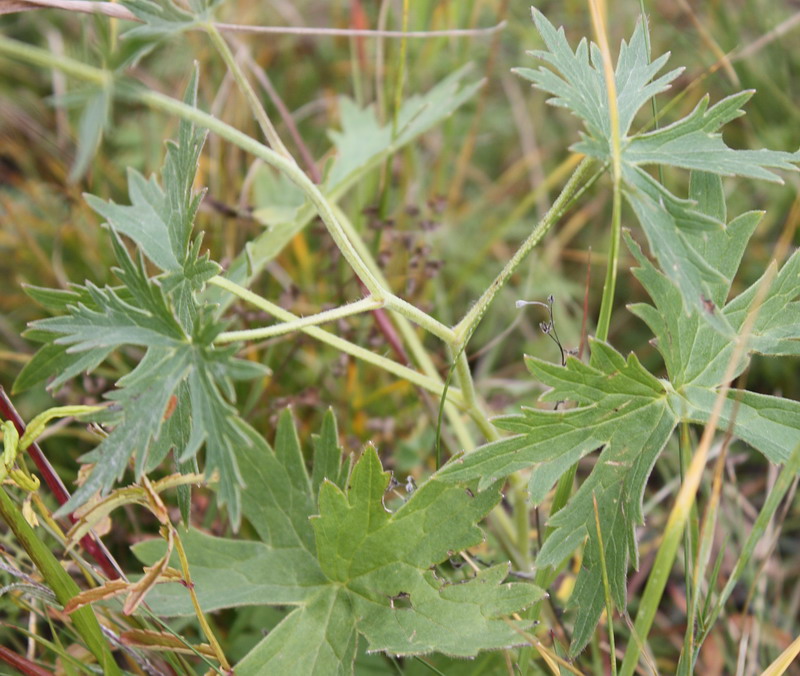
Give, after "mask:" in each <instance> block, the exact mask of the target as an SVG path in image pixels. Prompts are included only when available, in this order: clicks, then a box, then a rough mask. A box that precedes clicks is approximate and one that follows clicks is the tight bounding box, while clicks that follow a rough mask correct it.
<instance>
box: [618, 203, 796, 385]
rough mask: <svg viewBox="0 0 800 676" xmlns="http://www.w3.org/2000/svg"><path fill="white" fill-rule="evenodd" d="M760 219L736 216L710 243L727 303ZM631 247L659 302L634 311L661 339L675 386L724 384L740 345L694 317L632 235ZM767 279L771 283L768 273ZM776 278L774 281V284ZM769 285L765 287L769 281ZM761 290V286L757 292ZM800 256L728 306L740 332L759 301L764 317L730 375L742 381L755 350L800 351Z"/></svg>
mask: <svg viewBox="0 0 800 676" xmlns="http://www.w3.org/2000/svg"><path fill="white" fill-rule="evenodd" d="M760 218H761V214H760V213H759V212H749V213H746V214H742V215H741V216H739V217H737V218H735V219H734V220H733V221H731V222H730V223H729V224H728V226H727V228H726V230H725V231H723V232H722V233H719V234H716V235H714V236H711V237H709V238H708V239H707V241H706V242H705V243H704V246H705V247H706V248H707V249H708V254H709V259H710V261H711V263H712V264H717V265H719V267H720V268H721V270H720V273H721V274H723V275H724V276H725V279H724V283H723V284H721V285H720V286H719V287H718V288H717V289H715V291H714V297H715V299H716V300H717V301H720V300H721V301H723V302H724V299H725V298H726V297H727V294H728V292H729V290H730V285H731V281H732V279H733V275H734V274H735V267H737V266H738V262H739V260H740V259H741V256H742V253H743V251H744V247H745V246H746V243H747V240H748V238H749V237H750V235H751V234H752V232H753V230H754V229H755V227H756V224H757V223H758V221H759V220H760ZM626 241H627V243H628V247H629V248H630V250H631V252H632V253H633V255H634V257H635V258H636V260H637V262H638V263H639V267H638V268H635V269H634V271H633V272H634V275H635V276H636V278H637V279H638V280H639V281H640V282H641V283H642V285H643V286H644V287H645V289H646V290H647V293H648V294H649V295H650V297H651V298H652V299H653V302H654V304H655V305H654V306H651V305H648V304H645V303H639V304H636V305H634V306H632V307H631V311H632V312H633V313H634V314H635V315H637V316H638V317H640V318H641V319H642V320H644V321H645V322H646V323H647V325H648V326H649V327H650V329H651V330H652V331H653V333H654V334H655V336H656V343H655V344H656V347H657V348H658V350H659V352H660V353H661V355H662V357H663V358H664V362H665V364H666V367H667V373H668V374H669V377H670V381H671V382H672V384H673V386H674V387H676V388H678V389H680V388H681V387H682V386H683V385H689V384H692V385H696V386H705V387H712V388H713V387H716V386H718V385H721V384H722V381H723V379H724V376H725V371H726V369H727V366H728V362H729V361H730V359H731V358H732V356H733V354H734V351H735V343H734V342H733V341H732V340H730V339H728V338H726V337H724V336H721V335H719V334H718V333H717V332H716V331H714V330H712V329H711V328H710V327H709V326H707V325H706V323H705V322H703V321H701V320H700V319H699V318H698V317H697V316H696V315H687V314H686V313H685V312H683V311H682V299H681V297H680V293H679V292H678V290H677V289H676V288H675V287H674V286H673V285H672V284H671V283H670V281H669V280H667V279H666V277H665V276H664V275H663V274H662V273H660V272H659V271H658V270H656V269H655V267H654V266H653V264H652V263H650V261H648V260H647V258H646V257H645V256H644V254H643V253H642V251H641V249H640V248H639V247H638V245H637V244H636V243H635V242H634V241H633V240H632V239H631V237H630V236H629V235H627V233H626ZM767 275H769V277H768V278H767V279H766V280H765V276H767ZM770 278H771V281H770ZM765 283H768V286H766V287H763V289H762V286H763V284H765ZM759 289H762V290H761V292H759ZM759 293H761V294H762V295H761V297H760V298H758V297H759ZM798 297H800V254H798V252H795V253H794V254H793V255H792V257H791V258H790V259H789V260H788V261H787V262H786V264H785V265H784V266H783V267H782V268H781V270H780V271H779V272H778V271H776V269H775V266H774V265H773V266H771V268H770V269H769V270H768V271H767V272H765V273H764V276H762V278H761V279H759V280H758V281H756V282H755V283H753V284H752V285H751V286H750V287H749V288H748V289H746V290H745V291H744V292H742V293H741V294H740V295H739V296H737V297H736V298H734V299H733V300H731V301H730V302H729V303H727V304H726V305H725V306H724V307H723V308H722V316H723V317H724V318H725V321H726V322H727V323H728V325H729V326H731V327H732V328H733V329H734V331H735V332H736V333H737V334H738V333H741V330H742V328H743V326H744V323H745V320H746V318H747V315H748V313H749V312H750V311H751V309H752V307H753V303H754V302H755V301H756V299H758V300H759V302H760V304H759V307H758V314H757V315H756V318H755V322H754V323H753V325H752V327H751V330H750V334H749V336H748V347H747V350H745V351H744V352H743V353H741V357H740V360H739V363H738V364H737V365H736V367H735V368H734V370H733V372H732V377H733V378H736V377H737V376H738V375H739V374H741V373H742V371H744V369H745V368H746V367H747V365H748V363H749V361H750V355H751V354H752V353H753V352H757V353H760V354H764V355H770V356H797V355H800V300H798Z"/></svg>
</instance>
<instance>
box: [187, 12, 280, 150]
mask: <svg viewBox="0 0 800 676" xmlns="http://www.w3.org/2000/svg"><path fill="white" fill-rule="evenodd" d="M203 29H204V30H205V31H206V33H207V34H208V37H209V38H211V42H212V43H213V44H214V47H216V49H217V51H218V52H219V54H220V56H221V57H222V60H223V61H224V62H225V65H226V66H227V67H228V70H229V71H230V73H231V75H233V79H234V80H235V81H236V84H237V85H238V86H239V89H240V90H241V92H242V94H244V97H245V99H246V100H247V105H248V106H250V110H251V111H252V112H253V116H254V117H255V119H256V122H258V126H259V127H260V128H261V131H262V132H263V134H264V137H265V138H266V139H267V142H268V143H269V144H270V146H271V147H272V149H273V150H274V151H275V152H277V153H280V154H281V155H283V156H284V157H286V158H287V159H289V160H291V161H293V162H294V158H293V157H292V155H291V153H290V152H289V151H288V150H287V149H286V146H285V145H284V144H283V141H281V138H280V136H278V132H277V130H276V129H275V127H274V125H273V124H272V121H271V120H270V119H269V116H268V115H267V111H266V110H264V106H262V105H261V101H259V100H258V96H257V95H256V93H255V91H254V90H253V87H252V85H251V84H250V81H249V80H248V79H247V76H246V75H245V74H244V71H243V70H242V69H241V67H240V66H239V64H238V62H237V61H236V59H235V58H234V56H233V53H232V52H231V50H230V47H228V43H227V42H226V41H225V38H224V37H222V35H221V34H220V32H219V31H218V30H217V27H216V26H215V25H214V24H213V23H211V22H206V23H204V24H203Z"/></svg>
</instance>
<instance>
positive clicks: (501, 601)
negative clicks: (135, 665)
mask: <svg viewBox="0 0 800 676" xmlns="http://www.w3.org/2000/svg"><path fill="white" fill-rule="evenodd" d="M335 429H336V428H335V422H334V421H333V417H332V415H331V414H330V413H329V414H328V415H327V416H326V421H325V422H324V424H323V429H322V433H321V435H320V437H319V438H318V441H317V442H316V443H315V453H314V465H315V467H316V466H317V465H318V466H319V467H320V468H326V469H324V470H319V471H322V472H324V475H326V476H327V477H328V478H322V477H321V475H320V474H319V473H318V472H313V473H312V474H311V475H310V476H309V473H308V471H307V469H306V467H305V463H304V461H303V453H302V450H301V448H300V444H299V441H298V439H297V434H296V432H295V429H294V425H293V423H292V422H291V417H290V414H289V413H288V411H285V412H284V413H283V414H282V415H281V418H280V422H279V425H278V431H277V434H276V438H275V449H274V450H273V449H271V448H270V447H269V446H268V445H267V444H266V442H265V441H264V440H263V439H262V438H261V437H260V436H259V435H258V434H257V433H256V432H255V431H254V430H250V432H249V433H248V434H249V441H250V443H249V445H247V446H243V447H241V448H239V449H238V454H237V459H238V462H239V464H240V467H241V469H242V472H243V474H244V476H245V477H247V482H248V483H247V487H246V488H245V489H244V491H243V493H242V509H243V512H244V514H245V516H246V517H247V518H248V520H249V521H250V522H251V523H252V524H253V526H254V527H255V529H256V531H257V533H258V534H259V537H260V538H261V540H262V541H261V542H236V541H232V540H228V539H225V538H216V537H211V536H208V535H203V534H201V533H198V532H195V531H193V532H191V533H190V535H189V536H188V537H187V538H186V539H185V548H186V551H187V556H188V558H189V562H190V566H191V569H192V576H193V580H194V583H195V590H196V592H197V594H198V597H199V599H200V603H201V605H202V607H203V608H204V609H205V610H214V609H217V608H222V607H230V606H235V605H242V604H269V605H289V606H294V609H292V610H291V611H290V612H289V613H288V615H287V616H286V617H285V618H284V619H283V621H282V622H281V623H280V624H279V625H278V626H277V627H275V629H274V630H273V631H271V632H270V634H269V635H268V636H267V637H266V638H265V639H264V640H263V641H261V642H260V643H259V644H258V645H257V646H256V647H255V648H254V649H253V650H252V651H251V653H250V654H248V656H247V657H245V658H244V659H243V660H242V661H241V662H240V663H239V664H238V665H237V666H236V673H237V674H260V673H265V672H266V671H269V672H270V673H293V674H299V675H302V674H317V673H325V674H328V673H330V674H336V673H341V674H352V673H353V662H354V659H355V655H356V654H357V646H358V637H359V636H363V637H365V638H366V640H367V643H368V646H367V647H368V650H370V651H386V652H390V653H391V654H398V655H411V654H423V653H429V652H432V651H438V652H444V653H447V654H450V655H459V656H465V657H466V656H473V655H475V654H477V653H478V652H479V651H481V650H490V649H497V648H500V647H508V646H512V645H517V644H519V643H520V642H524V639H522V638H521V637H520V635H519V634H518V633H517V631H515V630H514V629H513V628H512V627H511V626H509V624H507V622H506V621H505V620H504V619H503V618H504V617H507V616H509V615H512V614H513V613H516V612H520V611H521V610H522V609H524V608H525V607H527V606H529V605H531V604H532V603H534V602H536V601H537V600H539V599H540V598H541V597H542V591H541V590H540V589H538V588H537V587H535V586H534V585H530V584H527V583H505V582H504V580H505V578H506V577H507V575H508V566H507V564H499V565H495V566H492V567H490V568H487V569H485V570H482V571H481V572H480V573H478V574H477V575H475V576H473V577H469V576H467V579H464V580H460V581H450V580H448V579H447V578H446V577H444V576H443V575H442V574H441V573H437V572H436V568H435V566H436V565H437V564H440V563H442V562H443V561H446V560H447V558H448V557H449V556H451V555H453V554H455V553H456V552H458V551H460V550H462V549H464V548H467V547H470V546H473V545H475V544H478V543H480V542H481V541H482V539H483V534H482V532H481V530H480V529H479V528H478V527H477V523H478V521H480V520H481V519H482V518H483V517H484V516H485V515H486V514H487V513H488V511H489V510H490V509H491V508H492V507H493V506H494V505H495V504H496V503H497V501H498V500H499V497H500V496H499V492H498V490H497V488H496V487H495V488H494V489H493V490H488V491H483V492H481V493H478V494H474V493H473V492H472V491H470V490H468V489H467V487H466V486H464V485H461V484H453V483H443V482H440V481H435V480H432V481H428V482H426V483H425V484H423V485H422V486H421V487H420V488H419V489H418V490H416V491H415V492H414V493H413V494H411V496H410V497H409V498H408V499H407V501H406V502H405V503H404V504H403V505H402V506H401V507H400V508H399V509H398V510H397V511H394V512H390V511H389V510H387V508H386V506H385V504H384V500H385V491H386V489H387V487H388V483H389V474H388V473H387V472H384V471H383V468H382V467H381V463H380V460H379V459H378V455H377V453H376V451H375V450H374V448H372V447H369V448H367V450H366V451H365V452H364V454H363V455H362V457H361V459H360V460H359V461H358V463H356V465H355V467H354V468H353V471H352V473H351V474H350V476H349V480H348V481H347V485H345V483H344V481H343V478H344V476H346V475H345V474H343V469H344V468H343V466H342V463H341V460H342V452H341V448H339V446H338V443H337V442H336V441H335V437H334V436H333V435H334V434H335ZM314 477H318V478H317V479H315V478H314ZM317 483H318V484H319V485H320V486H321V487H320V489H319V497H318V500H317V496H316V494H315V489H314V486H315V484H317ZM309 517H312V518H311V520H309ZM163 551H164V545H163V543H161V542H158V541H151V542H150V543H144V544H141V545H137V547H136V553H137V556H139V557H140V558H141V559H142V560H144V561H145V562H149V561H152V560H156V559H157V558H158V557H159V556H160V555H162V554H163ZM148 603H150V605H151V606H152V607H153V608H154V609H155V610H156V611H157V612H161V613H165V614H190V613H191V612H192V604H191V601H190V599H189V596H188V594H187V593H186V590H185V589H183V588H182V587H180V586H178V585H170V586H161V587H160V588H158V589H156V590H154V591H153V592H152V593H151V595H150V596H149V597H148ZM512 624H513V625H514V626H515V627H516V628H517V629H523V628H524V627H525V626H526V625H525V623H520V622H512Z"/></svg>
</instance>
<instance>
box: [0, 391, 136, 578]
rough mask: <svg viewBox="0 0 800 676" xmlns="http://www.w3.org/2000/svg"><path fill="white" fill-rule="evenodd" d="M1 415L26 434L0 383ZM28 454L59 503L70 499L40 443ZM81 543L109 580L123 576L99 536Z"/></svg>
mask: <svg viewBox="0 0 800 676" xmlns="http://www.w3.org/2000/svg"><path fill="white" fill-rule="evenodd" d="M0 415H2V417H3V418H4V419H5V420H10V421H11V422H13V423H14V427H16V428H17V432H19V435H20V437H21V436H22V435H23V434H25V423H24V422H23V420H22V418H21V417H20V415H19V413H17V409H15V408H14V404H12V403H11V399H9V398H8V395H7V394H6V391H5V388H3V386H2V385H0ZM28 455H30V457H31V460H33V462H34V464H35V465H36V467H37V469H38V470H39V472H40V473H41V475H42V478H43V479H44V482H45V483H46V484H47V486H48V488H50V491H51V492H52V494H53V495H54V496H55V498H56V500H57V501H58V504H59V505H63V504H64V503H65V502H66V501H67V500H69V497H70V495H69V491H68V490H67V487H66V486H65V485H64V482H63V481H61V477H59V476H58V474H57V473H56V471H55V470H54V469H53V466H52V465H51V464H50V461H49V460H48V459H47V458H46V457H45V454H44V453H43V452H42V449H41V448H40V447H39V444H37V443H36V442H35V441H34V442H33V443H32V444H31V445H30V446H28ZM69 520H70V521H71V522H72V523H75V522H76V521H77V519H75V518H74V517H73V516H72V515H71V514H70V516H69ZM81 544H82V545H83V548H84V549H85V550H86V551H87V552H88V553H89V554H90V555H91V557H92V558H93V559H94V560H95V561H96V562H97V564H98V565H99V566H100V568H102V569H103V572H104V573H105V574H106V577H107V578H108V579H109V580H117V579H120V578H121V577H123V575H122V572H121V570H120V567H119V564H117V562H116V561H114V559H113V557H112V556H111V554H110V553H109V551H108V550H107V549H106V548H105V545H103V543H102V542H101V540H100V538H99V537H97V536H96V535H94V534H91V533H87V534H86V535H84V536H83V537H82V538H81Z"/></svg>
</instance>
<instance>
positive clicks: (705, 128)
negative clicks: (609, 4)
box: [516, 9, 800, 336]
mask: <svg viewBox="0 0 800 676" xmlns="http://www.w3.org/2000/svg"><path fill="white" fill-rule="evenodd" d="M533 19H534V22H535V24H536V27H537V29H538V30H539V33H540V34H541V36H542V38H543V40H544V42H545V45H546V47H547V51H537V52H533V53H532V54H533V55H534V56H535V57H537V58H539V59H540V60H542V61H544V62H545V64H546V65H545V66H542V67H540V68H539V69H538V70H532V69H519V70H517V71H516V72H517V73H519V74H520V75H522V76H523V77H525V78H527V79H529V80H532V81H533V82H534V83H535V85H536V86H537V87H539V88H540V89H542V90H544V91H545V92H547V93H549V94H551V95H552V96H553V98H551V99H550V100H549V102H550V103H552V104H554V105H557V106H562V107H566V108H568V109H569V110H571V111H572V112H573V113H575V114H576V115H577V116H578V117H580V118H581V119H582V120H583V121H584V124H585V129H586V134H584V135H582V140H581V141H580V142H579V143H577V144H575V145H574V146H573V150H575V151H577V152H582V153H585V154H587V155H589V156H592V157H595V158H597V159H598V160H600V161H601V162H604V163H606V164H610V163H611V122H610V115H609V112H608V108H609V106H608V91H607V88H606V82H605V78H604V75H603V65H602V58H601V55H600V51H599V49H598V48H597V46H596V45H594V44H588V43H587V42H586V41H585V40H584V41H582V42H581V43H580V44H579V45H578V48H577V50H576V51H575V52H573V51H572V48H571V47H570V46H569V43H568V42H567V39H566V37H565V35H564V30H563V29H559V30H556V28H555V27H554V26H553V25H552V24H551V23H550V22H549V21H548V20H547V19H546V18H545V17H544V15H542V14H541V12H539V11H538V10H536V9H534V10H533ZM647 42H648V41H647V35H646V26H645V25H644V24H643V22H641V21H640V22H638V23H637V25H636V29H635V31H634V34H633V36H632V38H631V41H630V43H629V44H626V43H625V42H623V43H622V47H621V49H620V55H619V59H618V61H617V66H616V70H615V81H616V89H617V108H618V111H619V123H620V129H619V132H620V137H621V156H620V160H621V167H622V180H623V190H624V194H625V197H626V199H627V201H628V203H629V204H630V205H631V207H632V208H633V211H634V212H635V214H636V217H637V219H638V221H639V222H640V224H641V225H642V228H643V229H644V231H645V234H646V235H647V239H648V242H649V244H650V250H651V251H652V252H653V255H654V256H655V257H656V258H657V259H658V262H659V264H660V266H661V269H662V270H663V272H664V274H666V275H667V277H669V279H671V280H672V282H673V283H674V284H675V285H676V286H677V288H678V289H679V291H680V294H681V298H682V301H683V305H684V307H685V308H686V310H687V311H688V312H691V313H695V314H697V315H698V316H699V317H701V318H702V319H703V320H704V321H706V322H708V323H709V324H710V325H711V326H713V327H714V328H715V329H716V330H717V331H719V332H720V333H722V334H723V335H727V336H732V335H733V327H732V326H731V324H730V323H729V321H728V318H727V317H726V316H725V315H724V314H722V313H721V312H720V303H721V302H722V301H720V300H719V296H720V293H719V291H720V289H721V288H722V287H723V286H724V282H725V279H726V277H727V275H726V274H725V267H726V263H725V261H724V258H723V257H722V256H721V255H718V254H717V255H714V254H713V253H712V252H713V246H707V245H706V242H708V241H709V239H711V238H713V237H706V235H705V232H704V231H706V232H707V231H710V230H713V226H714V224H715V223H716V225H717V226H718V227H719V226H721V225H722V221H724V218H725V212H724V210H721V209H720V207H722V206H724V204H723V201H722V200H721V199H720V195H721V190H720V187H719V185H718V184H717V183H713V180H714V179H711V178H710V176H709V177H708V178H707V179H701V178H699V176H700V175H715V176H744V177H749V178H761V179H766V180H769V181H778V182H780V178H779V177H778V176H777V175H776V174H775V173H774V172H773V171H771V170H772V169H781V170H796V169H797V167H796V166H795V164H796V163H798V162H800V152H798V153H787V152H782V151H771V150H735V149H733V148H730V147H729V146H727V145H726V144H725V142H724V141H723V139H722V136H721V135H720V134H719V130H720V129H721V127H722V126H723V125H725V124H726V123H727V122H730V121H731V120H733V119H735V118H737V117H739V116H741V115H743V114H744V113H743V112H742V110H741V106H742V105H743V104H744V103H745V102H746V101H747V100H748V99H749V98H750V97H751V96H752V94H753V92H752V91H745V92H740V93H738V94H733V95H732V96H729V97H727V98H725V99H723V100H722V101H720V102H718V103H717V104H716V105H714V106H711V107H709V105H708V103H709V101H708V97H704V98H703V99H702V100H701V101H700V102H699V103H698V104H697V106H696V107H695V109H694V110H693V111H692V112H691V113H690V114H689V115H687V116H686V117H684V118H683V119H681V120H678V121H677V122H674V123H673V124H671V125H669V126H666V127H664V128H662V129H658V130H656V131H653V132H649V133H639V134H633V135H630V136H629V131H630V127H631V123H632V121H633V119H634V117H635V115H636V112H637V111H638V110H639V109H641V107H642V106H643V105H644V104H646V103H647V102H648V101H649V100H650V99H651V98H652V97H653V96H655V95H656V94H658V93H660V92H663V91H664V90H665V89H667V88H668V87H669V83H670V82H671V81H672V80H674V78H675V77H677V75H678V74H679V73H680V70H674V71H671V72H669V73H667V74H665V75H662V76H660V77H656V76H657V73H658V72H659V71H660V70H661V69H662V68H663V66H664V64H665V62H666V59H667V56H668V55H663V56H661V57H659V58H658V59H656V60H655V61H653V62H652V63H651V62H650V57H649V54H648V53H647ZM651 165H662V166H663V165H667V166H674V167H679V168H684V169H691V170H693V171H696V172H699V173H698V178H697V179H695V181H694V182H693V184H692V187H691V196H692V199H693V200H696V201H697V202H695V203H694V204H696V205H697V206H698V207H699V208H696V207H695V206H694V205H693V203H692V202H688V201H686V200H681V199H679V198H678V197H676V196H675V195H672V194H671V193H670V192H669V191H668V190H667V189H666V188H665V187H663V186H662V185H660V184H658V183H657V182H656V181H655V180H654V179H652V178H651V177H650V176H649V175H648V174H647V173H645V171H644V170H643V169H642V168H643V167H645V166H651ZM706 191H709V193H710V194H711V195H713V197H714V199H715V200H716V204H714V205H712V204H711V203H710V202H708V201H707V200H706V198H705V193H706ZM709 199H710V198H709ZM700 232H704V234H703V235H700V234H699V233H700ZM709 253H712V255H711V256H708V255H706V254H709ZM733 269H734V270H735V266H734V268H733ZM723 300H724V299H723Z"/></svg>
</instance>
